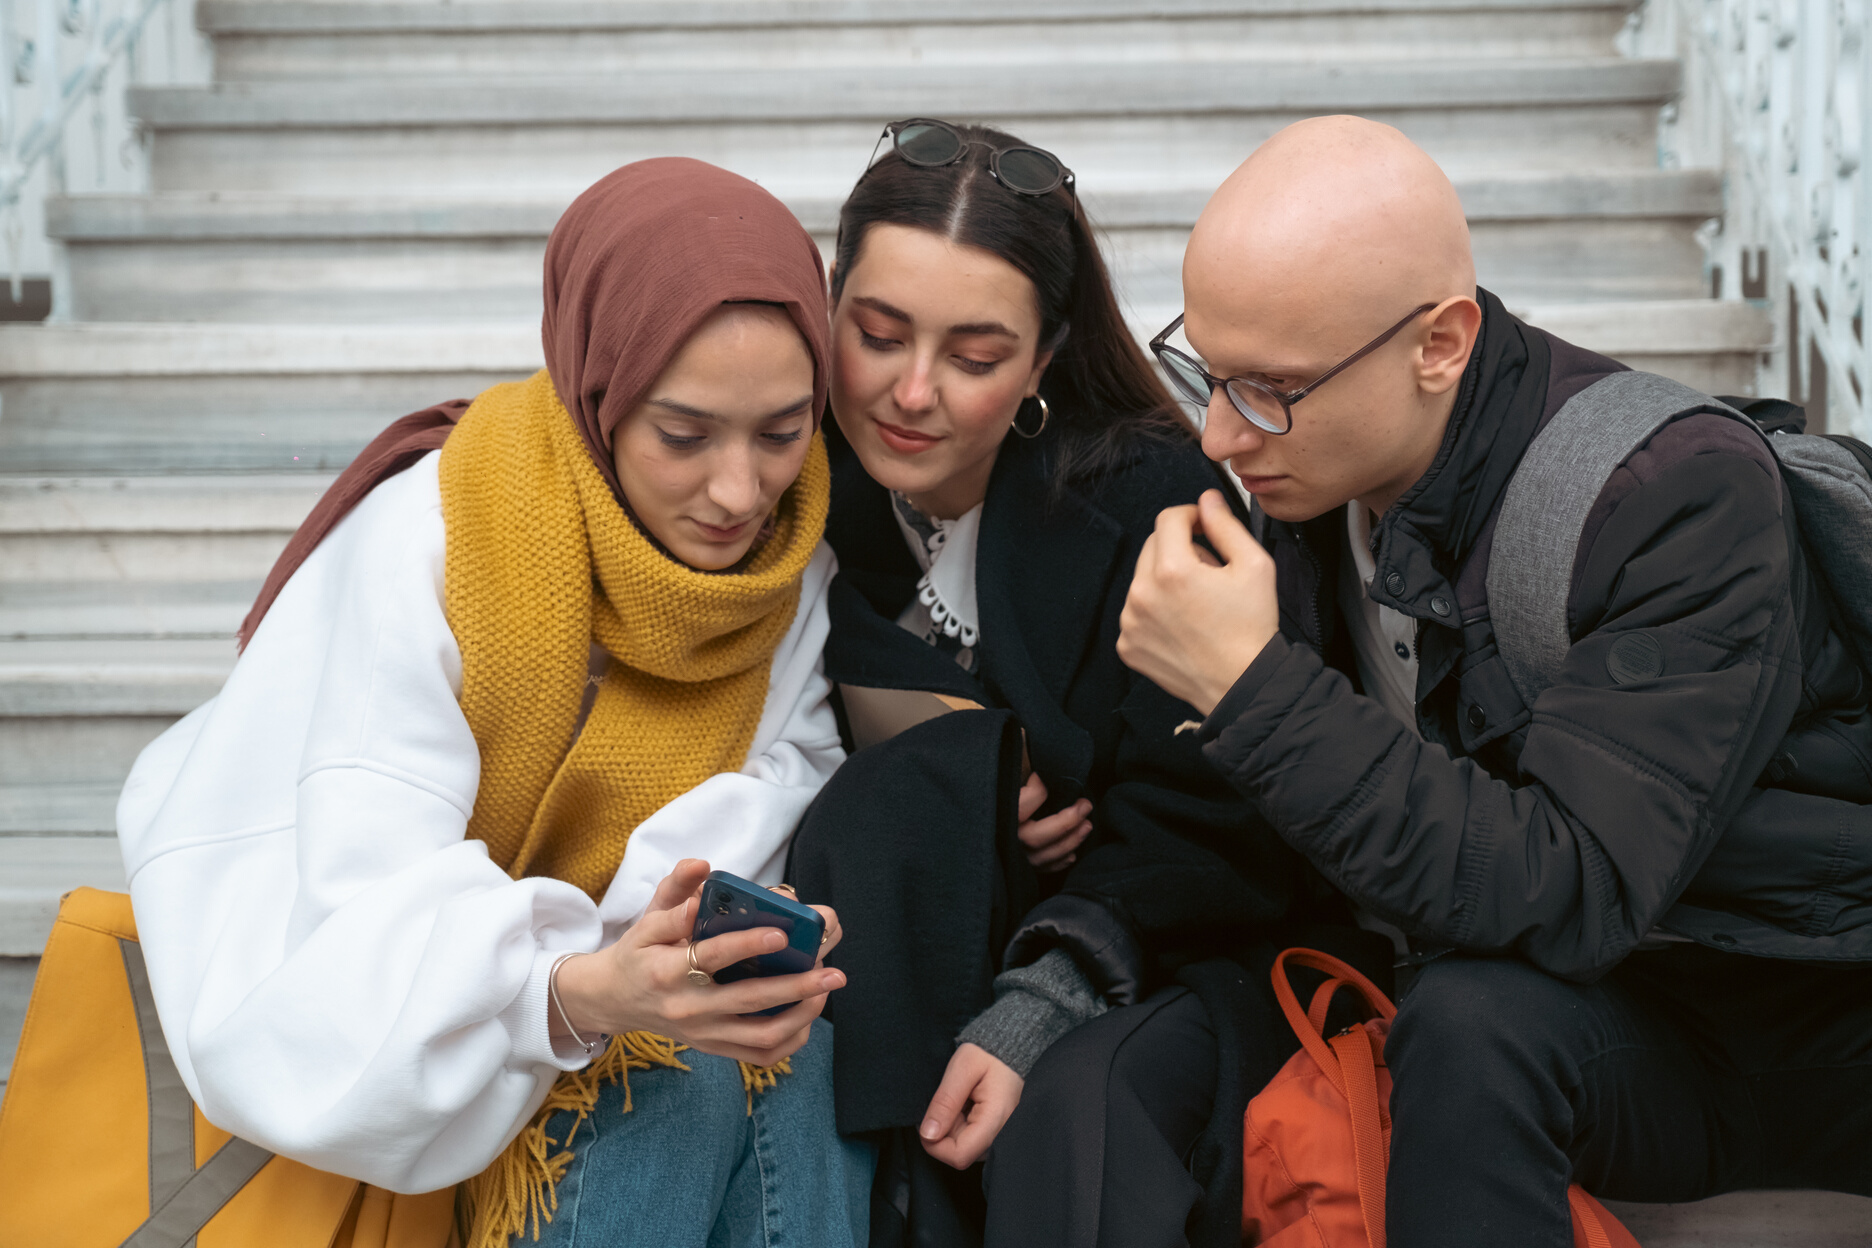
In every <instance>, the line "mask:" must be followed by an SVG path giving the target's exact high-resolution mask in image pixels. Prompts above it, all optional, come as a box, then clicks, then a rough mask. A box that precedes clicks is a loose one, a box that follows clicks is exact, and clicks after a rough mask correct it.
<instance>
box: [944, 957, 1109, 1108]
mask: <svg viewBox="0 0 1872 1248" xmlns="http://www.w3.org/2000/svg"><path fill="white" fill-rule="evenodd" d="M994 988H995V1003H994V1004H993V1005H991V1006H989V1007H988V1008H987V1009H985V1010H983V1011H982V1012H981V1013H980V1014H978V1015H976V1016H975V1021H974V1022H972V1023H970V1024H969V1025H968V1026H967V1027H964V1028H963V1029H962V1034H961V1035H960V1036H957V1037H956V1043H957V1044H974V1045H979V1046H981V1047H982V1048H983V1049H986V1050H987V1051H988V1052H989V1053H991V1054H993V1055H994V1056H995V1057H998V1058H1000V1059H1001V1060H1002V1061H1003V1062H1006V1063H1007V1064H1008V1066H1009V1067H1010V1068H1011V1069H1012V1070H1013V1071H1014V1073H1015V1074H1017V1075H1019V1076H1020V1077H1021V1078H1023V1079H1025V1078H1026V1077H1027V1072H1028V1071H1030V1070H1032V1069H1033V1067H1034V1063H1035V1062H1037V1061H1039V1060H1040V1055H1041V1054H1042V1053H1044V1052H1046V1051H1047V1049H1048V1047H1049V1046H1051V1045H1052V1043H1053V1042H1054V1041H1055V1040H1058V1039H1059V1038H1060V1037H1061V1036H1063V1035H1065V1034H1066V1033H1067V1032H1069V1031H1071V1030H1072V1029H1073V1028H1075V1027H1077V1026H1078V1025H1079V1024H1080V1023H1084V1022H1090V1021H1091V1020H1092V1019H1095V1018H1097V1017H1098V1016H1099V1015H1101V1014H1103V1013H1104V1012H1105V1011H1106V1010H1108V1009H1110V1008H1111V1007H1110V1006H1108V1005H1106V1004H1105V1000H1104V998H1102V997H1100V996H1099V995H1098V994H1097V993H1096V992H1094V991H1092V983H1091V981H1090V980H1088V979H1087V978H1086V977H1085V975H1084V973H1082V972H1081V971H1080V970H1079V964H1078V963H1076V962H1074V961H1073V960H1072V955H1071V954H1070V953H1067V952H1066V951H1065V950H1064V949H1051V950H1048V951H1047V952H1046V953H1044V954H1042V955H1041V956H1040V959H1039V960H1038V961H1037V962H1034V963H1032V964H1031V965H1029V966H1021V967H1016V968H1014V969H1013V970H1011V971H1003V972H1001V974H999V975H997V976H995V981H994Z"/></svg>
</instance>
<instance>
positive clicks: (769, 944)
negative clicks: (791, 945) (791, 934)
mask: <svg viewBox="0 0 1872 1248" xmlns="http://www.w3.org/2000/svg"><path fill="white" fill-rule="evenodd" d="M760 943H761V948H763V949H778V948H779V947H780V946H781V945H784V944H786V937H785V936H783V935H781V934H780V933H779V932H776V931H771V930H770V931H769V932H768V933H767V934H766V935H765V936H762V937H761V938H760Z"/></svg>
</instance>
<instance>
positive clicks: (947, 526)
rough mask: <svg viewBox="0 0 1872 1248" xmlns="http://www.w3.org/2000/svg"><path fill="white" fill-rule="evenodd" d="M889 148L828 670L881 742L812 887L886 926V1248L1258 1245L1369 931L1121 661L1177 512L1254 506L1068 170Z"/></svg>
mask: <svg viewBox="0 0 1872 1248" xmlns="http://www.w3.org/2000/svg"><path fill="white" fill-rule="evenodd" d="M885 134H886V136H887V140H886V141H888V142H889V143H890V144H891V147H890V150H887V151H886V153H885V154H884V156H883V157H882V158H881V159H879V160H877V161H876V163H875V164H873V165H872V167H871V168H870V170H869V171H868V172H867V173H866V174H865V175H864V176H863V177H862V178H860V179H859V181H858V184H857V186H856V187H855V188H854V189H853V191H852V193H851V195H850V197H849V198H848V199H847V200H846V202H845V205H844V208H843V210H842V212H841V214H840V218H839V238H838V250H837V258H836V264H835V267H834V272H833V277H832V290H833V296H834V300H835V306H834V309H833V322H832V361H833V363H832V413H833V422H832V423H831V424H830V425H828V439H829V442H830V448H831V456H832V472H833V485H832V515H831V519H830V521H829V522H828V526H827V538H828V540H829V541H830V542H831V543H832V546H833V549H834V550H835V551H836V552H837V553H838V559H839V574H838V576H837V578H836V580H835V581H834V583H833V586H832V593H831V615H832V633H831V638H830V641H829V642H828V647H827V651H826V661H827V672H828V674H829V675H830V676H831V677H832V679H833V680H834V681H835V682H837V683H838V685H839V688H840V697H841V700H842V703H843V707H844V711H845V718H846V722H847V725H848V727H849V729H850V731H851V734H852V742H851V743H852V744H853V745H854V746H857V747H868V748H860V749H859V751H858V752H857V753H856V754H855V755H854V756H853V757H852V758H851V759H850V761H849V762H847V763H846V765H845V766H844V767H843V768H841V769H840V771H839V773H838V775H837V776H835V777H834V778H833V780H832V781H831V782H830V783H829V784H828V785H827V786H826V788H825V790H824V792H823V793H822V794H821V795H820V797H819V799H818V801H817V802H816V804H815V805H814V807H813V809H812V811H811V812H810V813H809V814H808V816H807V819H806V822H805V824H804V825H803V826H802V828H801V830H800V833H799V836H798V838H797V839H796V841H795V845H794V851H793V863H792V868H791V875H790V877H789V878H791V879H793V880H794V881H795V882H796V883H798V884H799V885H800V886H801V888H802V889H803V890H805V891H807V892H808V893H809V894H810V895H812V896H815V897H818V898H821V899H823V900H826V901H829V902H831V903H832V904H833V905H836V906H837V907H838V908H839V910H840V912H841V913H842V914H843V915H844V916H845V918H846V919H847V920H849V921H850V922H851V923H852V927H851V929H850V930H851V935H850V936H849V937H848V939H847V940H846V942H845V944H844V945H843V946H841V948H840V949H839V951H838V953H837V955H835V956H834V957H833V958H832V959H831V961H832V962H833V963H834V964H835V965H838V966H842V967H844V968H845V969H847V970H849V971H851V972H852V987H851V988H849V989H847V990H845V991H844V992H841V993H839V994H837V996H836V997H835V998H834V1000H833V1001H832V1002H831V1004H830V1006H829V1010H828V1016H829V1017H832V1018H833V1019H834V1021H835V1022H836V1024H837V1026H838V1029H839V1038H840V1045H839V1050H838V1053H837V1055H836V1059H835V1063H836V1085H837V1090H838V1116H839V1124H840V1126H841V1127H842V1128H843V1129H844V1130H846V1131H847V1132H864V1133H867V1135H869V1137H870V1138H872V1139H875V1140H877V1141H879V1142H880V1143H881V1145H882V1146H883V1153H882V1155H881V1158H880V1166H879V1173H878V1183H877V1190H876V1200H875V1202H874V1204H873V1231H872V1243H873V1244H874V1245H877V1246H878V1248H889V1246H892V1245H896V1244H900V1243H901V1244H911V1243H914V1244H918V1245H938V1244H940V1245H979V1244H981V1243H982V1242H983V1238H984V1236H985V1238H986V1242H987V1243H989V1244H991V1245H1021V1246H1022V1248H1030V1246H1032V1245H1047V1244H1059V1245H1085V1246H1088V1248H1089V1246H1090V1245H1093V1244H1110V1245H1125V1246H1128V1245H1135V1244H1171V1243H1183V1242H1185V1239H1186V1236H1187V1237H1188V1240H1189V1242H1194V1243H1198V1244H1215V1245H1220V1244H1224V1243H1227V1244H1234V1243H1238V1242H1239V1240H1240V1238H1241V1165H1242V1163H1241V1121H1242V1110H1243V1107H1244V1105H1245V1103H1246V1100H1247V1097H1248V1095H1249V1094H1250V1093H1252V1092H1254V1091H1258V1090H1259V1088H1260V1087H1261V1085H1262V1084H1264V1083H1265V1082H1266V1081H1267V1080H1268V1079H1269V1078H1270V1077H1271V1076H1272V1075H1273V1074H1274V1072H1275V1070H1276V1069H1278V1067H1279V1065H1280V1063H1281V1062H1282V1061H1283V1060H1285V1058H1286V1056H1287V1054H1288V1053H1289V1052H1290V1051H1291V1050H1292V1049H1293V1048H1294V1047H1296V1042H1295V1040H1294V1037H1293V1033H1292V1031H1291V1029H1289V1028H1288V1027H1287V1025H1286V1023H1285V1021H1284V1019H1283V1018H1282V1017H1281V1015H1280V1012H1279V1010H1278V1008H1276V1007H1275V1005H1274V1002H1273V997H1272V993H1271V991H1269V988H1268V979H1267V968H1268V965H1269V964H1270V962H1271V960H1272V956H1273V953H1274V952H1275V949H1276V942H1277V941H1278V940H1279V939H1282V938H1283V937H1285V936H1288V935H1290V934H1291V933H1292V930H1293V925H1294V924H1295V923H1296V922H1297V921H1299V920H1301V919H1302V918H1305V917H1322V916H1323V917H1327V918H1338V919H1341V920H1343V919H1344V917H1345V916H1344V914H1343V911H1342V910H1340V909H1338V908H1337V907H1336V906H1335V905H1334V903H1333V902H1332V900H1331V899H1330V898H1329V897H1324V896H1322V893H1323V892H1324V891H1325V890H1324V889H1322V888H1320V887H1319V885H1320V883H1321V882H1320V881H1319V880H1318V878H1317V877H1315V876H1312V875H1310V873H1309V872H1308V870H1307V868H1306V867H1305V865H1304V864H1303V863H1302V862H1301V860H1300V859H1299V858H1298V856H1296V855H1295V854H1293V853H1292V852H1291V851H1290V850H1289V849H1287V848H1286V846H1285V845H1284V844H1282V842H1281V841H1280V840H1279V839H1278V838H1277V837H1276V836H1274V835H1273V833H1272V832H1271V831H1270V830H1269V829H1268V828H1266V827H1265V826H1263V825H1262V824H1260V823H1259V822H1258V821H1257V820H1256V819H1255V818H1254V817H1253V816H1252V814H1251V813H1250V811H1249V810H1248V808H1247V806H1246V805H1245V804H1244V803H1243V802H1242V800H1241V799H1240V797H1239V796H1238V795H1236V794H1234V793H1232V792H1230V791H1229V790H1228V789H1227V788H1226V786H1224V785H1223V784H1221V783H1220V781H1219V779H1218V777H1217V776H1216V774H1215V773H1214V771H1213V770H1212V769H1211V768H1210V767H1209V766H1208V764H1207V763H1206V762H1205V760H1204V759H1203V757H1202V754H1201V752H1200V750H1199V749H1198V743H1197V738H1196V736H1195V734H1194V733H1192V732H1189V731H1188V730H1187V729H1188V727H1189V726H1190V724H1189V721H1192V720H1194V719H1197V718H1200V717H1199V716H1197V715H1196V713H1195V712H1194V711H1193V710H1192V709H1191V708H1190V707H1189V706H1187V705H1185V704H1183V703H1181V702H1178V701H1177V700H1176V699H1174V698H1172V697H1170V696H1169V695H1168V694H1166V693H1164V692H1163V691H1162V690H1161V689H1159V688H1157V687H1156V686H1155V685H1153V684H1151V683H1150V682H1149V681H1147V680H1145V679H1143V678H1142V677H1139V676H1136V675H1135V674H1133V673H1132V672H1131V671H1130V670H1129V669H1128V668H1126V667H1125V665H1124V664H1123V663H1122V662H1120V661H1119V659H1118V656H1117V652H1116V648H1115V646H1116V641H1117V636H1118V615H1119V611H1120V609H1121V608H1122V606H1123V604H1124V601H1125V592H1126V589H1127V587H1128V585H1129V583H1130V579H1131V571H1132V568H1133V566H1134V565H1135V563H1136V560H1137V556H1138V550H1139V548H1140V546H1141V545H1142V544H1143V542H1144V540H1145V538H1146V537H1148V536H1149V535H1150V533H1151V531H1152V528H1153V526H1154V524H1155V522H1156V518H1157V515H1158V513H1159V512H1161V511H1162V510H1163V509H1165V508H1167V507H1172V506H1176V505H1179V504H1187V503H1194V502H1195V501H1196V499H1197V498H1198V497H1199V496H1200V495H1201V494H1202V493H1203V491H1204V490H1207V489H1212V488H1215V487H1216V486H1218V485H1220V484H1222V482H1221V480H1220V478H1219V477H1218V475H1217V473H1216V469H1215V468H1214V466H1213V465H1212V464H1210V463H1209V461H1208V460H1207V459H1205V458H1204V456H1203V454H1202V451H1201V449H1200V448H1199V447H1198V445H1197V443H1196V439H1195V436H1194V431H1193V430H1192V428H1191V426H1190V425H1189V423H1188V422H1187V421H1186V420H1184V419H1183V417H1182V415H1181V414H1180V413H1179V412H1178V410H1177V409H1176V407H1175V406H1174V405H1173V403H1172V401H1171V399H1170V397H1169V395H1168V394H1167V393H1166V392H1165V390H1164V388H1163V386H1162V384H1161V382H1160V381H1159V380H1158V378H1157V376H1156V374H1155V372H1154V371H1153V370H1152V368H1151V367H1150V365H1149V364H1148V363H1147V362H1146V360H1145V358H1144V355H1143V353H1142V352H1141V351H1140V350H1139V348H1138V346H1137V343H1136V341H1135V340H1134V339H1133V337H1132V335H1131V333H1130V331H1129V330H1128V328H1127V327H1126V325H1125V323H1124V320H1123V318H1122V317H1121V316H1120V314H1119V311H1118V305H1117V301H1116V299H1115V298H1114V297H1113V293H1112V288H1111V283H1110V281H1109V279H1108V278H1107V276H1106V270H1105V265H1104V262H1103V260H1102V259H1101V257H1100V255H1099V249H1098V244H1097V242H1096V240H1095V238H1094V235H1093V233H1092V229H1091V226H1090V224H1089V222H1088V221H1087V219H1086V217H1085V214H1084V211H1083V209H1082V208H1081V206H1080V205H1079V202H1078V199H1077V197H1076V194H1075V193H1074V188H1073V181H1072V175H1071V174H1070V172H1068V171H1067V170H1066V169H1065V168H1064V167H1063V166H1062V165H1061V163H1060V162H1059V160H1058V159H1057V158H1056V157H1054V156H1053V155H1052V154H1050V153H1048V152H1045V151H1042V150H1040V149H1037V148H1034V147H1032V146H1030V145H1027V144H1025V143H1022V142H1021V141H1020V140H1019V139H1017V138H1015V137H1014V136H1012V135H1009V134H1005V133H1002V132H1000V131H996V130H990V129H987V128H984V127H979V126H951V125H948V124H946V123H943V122H939V121H933V120H929V119H913V120H910V121H905V122H897V123H894V124H893V125H891V126H889V127H887V128H886V131H885ZM1230 493H1231V496H1233V492H1232V491H1230ZM919 694H920V695H925V696H924V698H923V710H922V711H921V712H918V711H917V710H916V709H915V707H916V705H917V700H916V695H919ZM927 695H938V696H939V697H940V698H941V699H946V700H947V701H945V702H941V703H940V704H939V703H938V701H937V698H936V697H929V696H927ZM969 704H973V705H977V706H979V707H981V708H984V709H981V710H963V711H958V712H955V713H947V714H942V715H940V716H938V717H936V718H931V719H926V720H924V722H921V723H918V724H916V725H915V726H913V727H903V724H904V723H905V721H907V720H911V719H915V718H918V717H919V715H921V714H929V713H933V712H934V710H935V709H936V708H937V706H938V705H941V706H942V707H944V708H949V707H959V706H967V705H969ZM892 729H900V730H899V731H897V732H896V735H888V733H889V732H890V731H891V730H892ZM1029 765H1030V766H1031V774H1030V775H1029V774H1026V773H1027V769H1028V767H1029ZM1352 935H1353V938H1354V940H1356V933H1353V934H1352ZM1338 947H1339V948H1340V949H1342V950H1343V945H1342V944H1341V945H1339V946H1338ZM1387 961H1388V959H1387V958H1385V957H1384V956H1383V955H1382V954H1381V955H1380V957H1379V959H1378V963H1379V966H1380V967H1382V966H1383V965H1384V964H1385V963H1386V962H1387ZM1244 968H1247V969H1246V970H1245V969H1244ZM1016 1106H1018V1107H1019V1108H1018V1109H1017V1108H1016ZM990 1145H992V1149H990ZM983 1159H985V1162H986V1164H985V1166H983V1167H978V1165H977V1163H978V1162H981V1161H982V1160H983ZM984 1171H985V1173H984ZM984 1185H985V1188H986V1200H985V1202H984V1200H983V1190H984Z"/></svg>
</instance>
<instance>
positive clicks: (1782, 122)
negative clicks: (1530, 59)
mask: <svg viewBox="0 0 1872 1248" xmlns="http://www.w3.org/2000/svg"><path fill="white" fill-rule="evenodd" d="M1869 16H1872V0H1648V2H1647V3H1646V4H1645V5H1644V7H1643V8H1641V9H1640V10H1638V11H1637V12H1636V13H1634V15H1633V17H1632V23H1631V26H1630V27H1629V28H1628V31H1627V45H1626V46H1627V50H1628V51H1631V52H1633V53H1636V54H1639V55H1647V56H1676V57H1678V58H1679V59H1681V61H1682V62H1683V66H1684V89H1683V95H1682V97H1681V99H1680V101H1679V102H1678V104H1677V105H1675V106H1674V107H1673V108H1669V109H1666V111H1665V116H1664V124H1663V126H1662V127H1661V129H1660V141H1659V150H1658V159H1659V163H1660V164H1662V165H1664V166H1665V167H1667V168H1668V167H1672V166H1678V165H1681V166H1702V167H1719V168H1721V169H1722V170H1723V172H1724V214H1723V217H1722V219H1721V220H1720V221H1715V222H1711V223H1710V224H1709V225H1708V226H1706V227H1705V229H1704V231H1703V237H1704V240H1705V244H1706V247H1707V249H1708V256H1709V264H1710V278H1711V287H1712V290H1713V293H1715V294H1716V295H1717V296H1718V297H1720V298H1725V299H1748V300H1754V301H1757V302H1760V303H1762V304H1763V305H1764V306H1765V307H1766V308H1767V309H1768V310H1769V311H1770V312H1771V314H1772V315H1773V316H1774V318H1775V324H1776V329H1777V333H1776V339H1775V347H1774V350H1773V351H1771V352H1769V353H1768V355H1767V356H1765V357H1764V359H1763V361H1762V365H1761V370H1760V381H1759V390H1760V392H1761V393H1763V394H1776V395H1785V396H1788V397H1791V398H1793V399H1795V400H1796V401H1802V402H1805V403H1806V404H1807V406H1808V408H1809V420H1810V423H1817V418H1819V417H1821V416H1822V415H1824V416H1825V419H1826V425H1827V427H1828V428H1829V429H1831V430H1833V431H1835V432H1842V431H1846V430H1850V431H1852V432H1853V433H1856V434H1858V435H1859V436H1860V437H1872V393H1869V392H1872V340H1868V338H1867V335H1866V325H1865V320H1866V316H1865V313H1866V308H1865V296H1866V290H1867V287H1868V285H1869V284H1872V282H1869V281H1868V279H1869V278H1872V174H1868V172H1867V171H1866V169H1865V162H1866V160H1867V157H1868V156H1869V155H1872V152H1868V150H1867V143H1868V139H1869V138H1872V37H1869V36H1868V30H1867V21H1868V17H1869Z"/></svg>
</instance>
